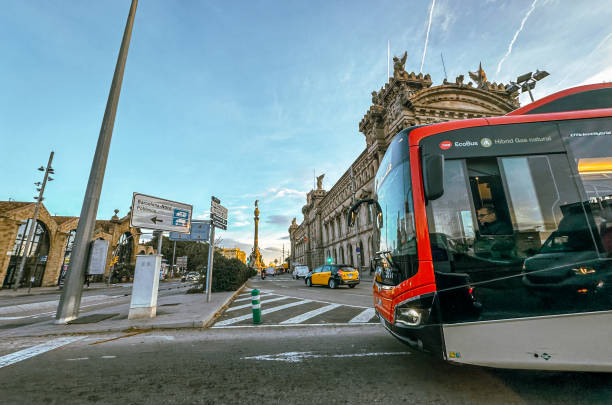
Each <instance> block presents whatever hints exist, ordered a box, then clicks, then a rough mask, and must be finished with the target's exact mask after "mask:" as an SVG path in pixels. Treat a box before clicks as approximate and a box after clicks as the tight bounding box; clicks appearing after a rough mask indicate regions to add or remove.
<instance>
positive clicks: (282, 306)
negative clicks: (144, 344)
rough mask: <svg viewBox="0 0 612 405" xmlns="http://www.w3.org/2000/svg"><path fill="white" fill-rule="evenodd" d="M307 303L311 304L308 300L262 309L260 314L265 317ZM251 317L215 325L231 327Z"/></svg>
mask: <svg viewBox="0 0 612 405" xmlns="http://www.w3.org/2000/svg"><path fill="white" fill-rule="evenodd" d="M309 302H311V301H310V300H303V301H298V302H292V303H290V304H285V305H281V306H279V307H274V308H269V309H264V310H262V311H261V314H262V315H266V314H270V313H272V312H276V311H281V310H283V309H287V308H291V307H295V306H297V305H302V304H308V303H309ZM252 316H253V315H252V314H247V315H243V316H239V317H236V318H231V319H226V320H224V321H221V322H217V323H216V325H219V326H225V325H231V324H233V323H237V322H240V321H244V320H247V319H250V318H251V317H252Z"/></svg>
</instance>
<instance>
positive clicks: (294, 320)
mask: <svg viewBox="0 0 612 405" xmlns="http://www.w3.org/2000/svg"><path fill="white" fill-rule="evenodd" d="M339 306H340V305H339V304H331V305H328V306H326V307H322V308H318V309H315V310H313V311H309V312H306V313H305V314H302V315H298V316H295V317H293V318H291V319H287V320H286V321H282V322H281V325H287V324H295V323H300V322H304V321H306V320H308V319H310V318H313V317H315V316H317V315H320V314H324V313H326V312H328V311H331V310H332V309H334V308H338V307H339Z"/></svg>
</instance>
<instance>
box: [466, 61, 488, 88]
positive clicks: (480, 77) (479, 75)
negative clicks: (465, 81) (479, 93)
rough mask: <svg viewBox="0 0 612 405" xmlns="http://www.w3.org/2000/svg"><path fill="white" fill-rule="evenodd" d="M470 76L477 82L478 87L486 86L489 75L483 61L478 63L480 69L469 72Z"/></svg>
mask: <svg viewBox="0 0 612 405" xmlns="http://www.w3.org/2000/svg"><path fill="white" fill-rule="evenodd" d="M468 73H469V74H470V78H471V79H472V80H474V81H475V82H476V87H478V88H479V89H482V88H485V87H486V83H487V75H486V74H485V71H484V69H483V68H482V62H480V63H479V64H478V70H477V71H476V72H468Z"/></svg>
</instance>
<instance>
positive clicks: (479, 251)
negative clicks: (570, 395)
mask: <svg viewBox="0 0 612 405" xmlns="http://www.w3.org/2000/svg"><path fill="white" fill-rule="evenodd" d="M610 107H612V84H610V83H607V84H601V85H594V86H582V87H579V88H574V89H569V90H566V91H563V92H560V93H557V94H554V95H552V96H549V97H547V98H545V99H543V100H540V101H538V102H536V103H532V104H530V105H528V106H526V107H523V108H521V109H519V110H517V111H518V114H515V113H514V112H513V113H510V114H508V115H507V116H503V117H495V118H479V119H471V120H464V121H455V122H447V123H440V124H434V125H427V126H420V127H412V128H407V129H404V130H402V131H401V132H399V133H398V134H397V135H396V136H395V138H394V139H393V140H392V142H391V143H390V145H389V147H388V149H387V151H386V153H385V155H384V157H383V159H382V161H381V162H380V166H379V169H378V172H377V174H376V177H375V185H374V198H373V199H369V200H359V201H357V202H355V204H354V205H353V206H352V207H351V209H350V210H349V213H348V218H347V219H348V222H349V224H352V222H354V215H355V212H356V210H357V208H358V207H359V205H360V204H362V203H367V204H369V205H370V207H371V210H372V211H371V212H373V215H374V216H375V218H376V219H375V221H374V224H375V225H374V234H375V235H374V244H375V248H376V247H378V249H376V250H377V254H376V257H375V258H374V260H373V266H374V267H375V280H374V283H373V293H374V307H375V310H376V313H377V314H378V316H379V318H380V322H381V323H382V325H383V326H384V327H385V328H386V329H387V330H388V331H389V332H390V333H391V334H392V335H393V336H395V337H396V338H398V339H399V340H401V341H402V342H404V343H407V344H409V345H411V346H413V347H416V348H419V349H421V350H423V351H426V352H430V353H432V354H433V355H435V356H438V357H440V358H443V359H445V360H448V361H451V362H457V363H467V364H475V365H483V366H493V367H502V368H521V369H543V370H546V369H547V370H585V371H608V372H609V371H612V348H611V342H612V108H610Z"/></svg>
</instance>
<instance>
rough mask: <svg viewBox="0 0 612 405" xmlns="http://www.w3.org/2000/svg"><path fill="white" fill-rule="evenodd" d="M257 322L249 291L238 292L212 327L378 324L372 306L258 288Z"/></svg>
mask: <svg viewBox="0 0 612 405" xmlns="http://www.w3.org/2000/svg"><path fill="white" fill-rule="evenodd" d="M260 304H261V318H262V322H261V324H260V325H254V324H253V314H252V304H251V293H250V292H246V293H243V294H240V295H239V296H238V297H237V299H235V300H234V302H232V304H231V305H230V306H229V307H228V308H227V309H226V310H225V311H224V312H223V313H222V314H221V315H220V316H219V318H217V320H216V322H215V323H214V324H213V326H212V328H234V327H258V326H279V327H280V326H298V325H363V324H377V323H378V320H377V319H376V314H375V312H374V309H373V308H368V307H362V306H355V305H344V304H339V303H333V302H325V301H318V300H312V299H305V298H299V297H292V296H288V295H281V294H276V293H274V292H270V291H260Z"/></svg>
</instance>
